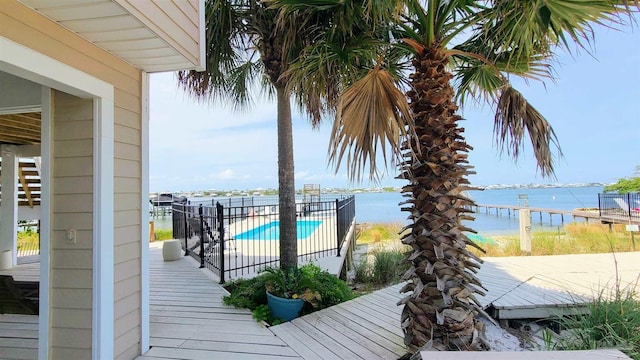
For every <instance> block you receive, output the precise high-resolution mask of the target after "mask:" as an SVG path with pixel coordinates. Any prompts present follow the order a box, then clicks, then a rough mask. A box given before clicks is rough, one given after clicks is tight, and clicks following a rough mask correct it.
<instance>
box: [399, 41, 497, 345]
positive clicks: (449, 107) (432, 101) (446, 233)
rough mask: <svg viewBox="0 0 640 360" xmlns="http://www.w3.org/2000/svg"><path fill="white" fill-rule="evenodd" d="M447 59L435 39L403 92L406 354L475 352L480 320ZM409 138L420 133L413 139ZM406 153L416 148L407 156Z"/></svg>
mask: <svg viewBox="0 0 640 360" xmlns="http://www.w3.org/2000/svg"><path fill="white" fill-rule="evenodd" d="M447 62H448V57H447V56H446V54H445V52H444V51H443V49H442V48H440V47H439V44H436V45H435V46H433V47H431V48H430V49H427V50H425V51H423V53H422V54H420V55H418V56H417V57H416V58H415V59H414V60H413V65H414V67H415V73H414V74H412V76H411V85H412V90H411V91H409V92H408V93H407V96H408V97H409V99H410V100H411V103H410V106H411V109H412V112H413V115H414V121H415V130H416V133H417V137H416V138H410V139H408V140H407V141H405V144H404V147H405V149H411V150H413V152H412V153H409V152H407V153H406V154H405V159H404V162H403V164H402V165H401V176H402V177H403V178H405V179H407V180H408V181H409V185H406V186H404V187H403V189H402V193H403V195H404V196H406V197H407V198H408V199H409V200H407V201H406V203H407V204H409V205H410V206H409V207H405V208H403V210H405V211H408V212H409V213H410V215H409V219H410V220H411V224H410V225H409V229H410V233H408V234H407V235H405V236H403V238H402V242H403V243H404V244H407V245H410V246H411V247H412V250H413V251H412V253H411V254H410V255H409V257H408V259H409V260H410V261H411V264H412V268H411V269H410V270H409V271H408V272H407V273H406V274H405V279H407V280H409V282H408V284H407V285H406V286H405V287H404V288H403V289H402V290H401V292H403V293H409V295H408V296H406V297H405V298H404V299H403V300H402V301H401V303H402V304H404V309H403V311H402V318H401V322H402V329H403V332H404V334H405V340H404V341H405V345H406V346H407V349H408V352H409V353H410V354H413V353H416V352H418V351H419V350H420V349H421V348H422V347H424V346H425V345H426V347H428V348H431V349H437V350H480V349H482V348H485V347H486V343H485V342H484V341H483V337H482V336H479V335H481V334H482V330H483V327H482V323H481V322H479V321H477V320H476V315H477V314H478V311H479V306H478V305H479V304H478V302H477V300H476V299H475V297H474V296H473V293H481V290H480V288H481V287H482V285H481V284H480V281H479V280H478V279H477V277H475V276H474V273H475V272H476V271H477V269H478V268H479V263H480V262H481V260H480V259H478V258H477V257H476V256H474V255H473V254H472V253H470V252H469V251H468V250H467V248H466V246H467V245H471V244H472V243H471V241H470V240H469V239H468V238H467V236H466V235H464V233H463V231H471V229H468V228H465V227H464V226H462V225H461V221H462V220H463V219H469V218H470V217H469V216H467V215H466V214H467V213H469V212H470V210H469V208H468V207H465V206H468V205H472V204H474V202H473V201H472V200H470V199H468V198H466V197H465V196H464V195H463V191H464V190H468V189H470V187H469V186H468V184H469V181H468V180H467V178H466V177H467V175H469V174H471V173H472V172H471V171H470V169H471V166H469V165H467V163H468V162H467V154H466V153H467V152H468V150H469V149H471V147H470V146H469V145H467V143H466V142H465V140H464V137H463V131H464V129H463V128H461V127H459V126H458V124H457V122H458V121H459V120H461V119H462V118H461V117H460V116H459V115H457V114H456V111H457V110H458V106H457V105H456V104H455V103H454V102H453V97H454V90H453V88H452V87H451V84H450V81H451V78H452V75H451V74H450V73H448V72H447V71H446V65H447ZM415 139H418V140H417V141H416V140H415ZM411 154H414V156H415V157H414V156H412V155H411Z"/></svg>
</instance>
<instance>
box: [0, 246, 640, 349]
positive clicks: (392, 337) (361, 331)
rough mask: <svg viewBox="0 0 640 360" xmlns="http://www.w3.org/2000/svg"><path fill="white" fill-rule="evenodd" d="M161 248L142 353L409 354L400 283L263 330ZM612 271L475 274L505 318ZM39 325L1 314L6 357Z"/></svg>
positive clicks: (33, 344)
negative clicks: (167, 258)
mask: <svg viewBox="0 0 640 360" xmlns="http://www.w3.org/2000/svg"><path fill="white" fill-rule="evenodd" d="M160 253H161V252H160V250H159V249H152V250H151V254H150V273H151V283H150V286H151V289H150V303H151V305H150V317H151V324H150V332H151V339H150V344H151V346H152V349H151V350H150V351H149V352H148V353H147V354H145V355H144V356H140V357H139V359H141V360H156V359H164V360H167V359H191V360H199V359H241V360H242V359H265V360H270V359H295V358H302V359H312V360H315V359H390V358H397V357H398V356H401V355H402V354H404V351H405V348H404V345H403V337H402V331H401V330H400V323H399V320H400V313H401V312H402V307H401V306H397V305H396V303H397V302H398V301H399V300H400V299H402V297H403V294H400V293H399V292H398V291H399V290H400V288H401V287H402V284H399V285H395V286H391V287H388V288H385V289H381V290H379V291H377V292H374V293H372V294H369V295H365V296H361V297H360V298H357V299H355V300H353V301H350V302H347V303H344V304H340V305H337V306H334V307H331V308H329V309H325V310H322V311H320V312H316V313H313V314H310V315H307V316H306V317H303V318H300V319H296V320H294V321H292V322H289V323H285V324H282V325H278V326H273V327H270V328H266V327H264V326H262V325H261V324H260V323H257V322H256V321H255V320H253V318H252V316H251V313H250V312H249V311H247V310H244V309H235V308H232V307H228V306H226V305H224V304H223V303H222V300H221V299H222V296H224V294H226V292H225V290H224V289H223V288H222V287H220V286H219V285H218V284H217V283H216V282H215V281H214V280H212V279H211V278H209V277H207V275H206V273H205V272H204V271H203V270H201V269H197V267H196V266H195V265H194V264H193V262H192V261H191V260H190V259H189V260H188V259H182V260H179V261H174V262H164V261H162V257H161V254H160ZM616 259H617V274H618V276H619V277H620V282H621V284H622V286H625V285H627V286H629V285H635V286H637V283H636V280H637V279H638V276H640V265H638V264H639V263H640V261H639V260H640V253H638V252H636V253H622V254H616ZM37 265H38V264H30V265H28V266H27V267H26V268H24V269H27V270H26V271H25V273H24V274H26V275H20V268H22V266H20V267H19V268H16V269H13V270H12V271H13V273H14V274H16V276H18V277H20V276H24V277H23V278H25V279H26V277H27V276H28V277H30V278H31V279H33V277H34V276H36V274H38V268H37ZM615 269H616V267H615V262H614V260H613V257H612V256H611V254H594V255H566V256H546V257H544V256H543V257H538V256H529V257H517V258H486V263H485V264H484V266H483V267H482V268H481V270H480V272H479V274H478V277H479V278H480V279H481V280H482V282H483V285H484V286H485V287H486V288H487V289H488V292H487V294H486V295H485V296H479V297H478V299H479V301H480V302H481V304H482V305H483V306H484V307H494V308H497V309H499V314H500V315H502V316H504V317H505V318H517V317H522V316H553V315H557V314H558V313H559V312H562V311H574V310H575V309H573V308H572V306H573V305H574V304H575V303H576V302H580V301H582V300H584V299H587V298H589V297H591V296H593V295H594V294H597V291H598V289H601V287H602V286H603V285H604V284H609V285H611V284H612V281H613V279H614V277H615V275H616V271H615ZM187 280H188V281H187ZM578 300H579V301H578ZM37 329H38V319H37V317H36V316H25V315H0V358H2V359H5V358H7V359H22V358H25V359H32V358H35V357H36V356H37V334H38V332H37ZM9 350H10V351H11V353H9V352H8V351H9ZM491 354H492V355H491V356H490V357H491V358H498V356H503V355H502V354H497V353H491ZM602 354H605V353H602ZM440 355H442V354H440ZM473 355H474V356H476V355H477V354H476V353H474V354H473ZM605 355H606V354H605ZM447 356H448V355H447ZM462 356H465V355H464V354H463V355H462ZM545 356H547V355H546V354H545ZM503 357H504V358H510V357H509V355H507V354H504V356H503ZM534 357H535V356H534ZM525 358H526V357H525ZM548 358H549V359H551V358H552V357H548ZM573 358H575V359H576V360H577V359H580V358H579V357H573Z"/></svg>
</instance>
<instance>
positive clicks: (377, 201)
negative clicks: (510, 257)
mask: <svg viewBox="0 0 640 360" xmlns="http://www.w3.org/2000/svg"><path fill="white" fill-rule="evenodd" d="M602 191H603V188H602V187H577V188H575V187H574V188H539V189H496V190H483V191H470V192H469V195H470V196H471V197H472V198H473V199H474V200H475V202H476V203H477V204H490V205H519V204H518V195H526V196H527V198H528V202H529V206H531V207H538V208H548V209H558V210H573V209H575V208H597V207H598V193H602ZM355 196H356V221H357V222H358V223H400V224H406V223H408V220H407V216H408V212H406V211H401V210H400V206H399V205H398V204H399V203H400V202H401V201H403V200H404V199H405V198H403V197H402V194H400V193H397V192H393V193H358V194H355ZM199 200H202V199H199ZM520 204H521V205H524V204H523V203H522V202H521V203H520ZM404 206H408V205H404ZM502 214H503V216H496V215H495V210H494V211H493V212H491V214H486V213H485V212H484V210H481V212H480V213H477V214H473V215H474V216H475V220H474V221H473V222H466V223H465V225H466V226H468V227H470V228H472V229H474V230H476V231H477V232H478V233H479V234H480V235H484V236H490V235H498V234H513V233H517V232H518V226H519V223H518V218H516V217H515V216H513V214H512V215H511V217H508V216H507V212H506V210H503V211H502ZM153 220H154V221H155V222H156V224H155V225H156V228H157V229H170V228H171V218H170V217H168V218H162V217H161V218H154V219H153ZM539 220H540V219H539V215H538V214H537V213H534V214H532V225H533V227H534V230H536V229H557V228H558V226H560V225H561V219H560V216H559V215H554V216H553V217H552V224H551V225H550V224H549V215H547V214H543V223H542V224H541V223H540V221H539ZM572 221H573V219H572V218H571V216H568V215H567V216H565V217H564V222H565V223H570V222H572ZM576 221H582V220H581V219H576Z"/></svg>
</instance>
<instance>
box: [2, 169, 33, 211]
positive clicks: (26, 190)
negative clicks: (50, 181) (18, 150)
mask: <svg viewBox="0 0 640 360" xmlns="http://www.w3.org/2000/svg"><path fill="white" fill-rule="evenodd" d="M1 177H2V159H1V158H0V179H1ZM41 189H42V184H41V181H40V158H39V157H32V158H20V160H19V165H18V205H19V206H29V207H31V208H33V207H34V206H39V205H40V194H41ZM1 196H2V187H0V197H1Z"/></svg>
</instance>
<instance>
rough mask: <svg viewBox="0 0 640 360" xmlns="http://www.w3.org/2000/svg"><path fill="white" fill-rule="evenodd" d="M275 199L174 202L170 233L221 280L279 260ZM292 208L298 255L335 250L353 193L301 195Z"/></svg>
mask: <svg viewBox="0 0 640 360" xmlns="http://www.w3.org/2000/svg"><path fill="white" fill-rule="evenodd" d="M316 199H318V198H316ZM305 200H306V201H305ZM314 200H315V199H314ZM277 203H278V201H277V198H269V197H253V198H228V199H223V200H222V201H216V203H215V205H214V204H213V203H212V202H211V200H208V201H206V202H201V203H199V204H193V203H190V204H174V205H173V238H174V239H179V240H181V243H182V247H183V249H184V250H185V255H190V256H192V257H194V258H195V259H197V260H198V261H200V265H201V267H207V268H208V269H210V270H211V271H213V272H214V273H215V274H216V275H217V276H219V277H220V282H221V283H224V282H225V280H227V279H230V278H238V277H244V276H248V275H251V274H254V273H257V272H258V271H260V270H261V269H263V268H265V267H268V266H277V265H278V264H279V258H280V241H279V231H280V223H279V214H278V210H279V206H278V205H277ZM274 204H275V205H274ZM296 214H297V221H296V228H297V239H298V240H297V241H298V259H299V260H301V261H310V260H313V259H316V258H320V257H326V256H339V255H340V248H341V247H342V245H343V243H344V241H345V238H346V236H347V235H348V231H349V227H350V226H351V225H352V223H353V222H354V221H353V220H354V218H355V197H354V196H350V197H344V196H341V197H339V198H337V199H334V200H322V201H320V200H319V199H318V200H315V201H312V200H311V199H309V198H307V199H304V198H299V199H297V200H296Z"/></svg>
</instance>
